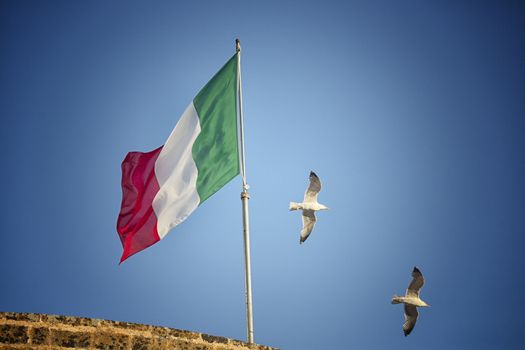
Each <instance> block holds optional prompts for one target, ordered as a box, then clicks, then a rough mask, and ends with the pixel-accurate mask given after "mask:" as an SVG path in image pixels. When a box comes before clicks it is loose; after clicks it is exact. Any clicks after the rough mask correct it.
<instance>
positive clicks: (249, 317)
mask: <svg viewBox="0 0 525 350" xmlns="http://www.w3.org/2000/svg"><path fill="white" fill-rule="evenodd" d="M235 50H236V51H237V95H238V113H239V128H240V130H239V136H240V144H239V158H240V159H239V162H240V164H239V165H240V171H241V177H242V192H241V201H242V225H243V232H244V277H245V278H244V281H245V284H246V329H247V334H248V343H253V309H252V273H251V267H250V266H251V262H250V221H249V219H248V200H249V199H250V194H249V193H248V188H249V186H248V184H247V182H246V163H245V157H244V118H243V113H242V79H241V42H240V40H239V39H235Z"/></svg>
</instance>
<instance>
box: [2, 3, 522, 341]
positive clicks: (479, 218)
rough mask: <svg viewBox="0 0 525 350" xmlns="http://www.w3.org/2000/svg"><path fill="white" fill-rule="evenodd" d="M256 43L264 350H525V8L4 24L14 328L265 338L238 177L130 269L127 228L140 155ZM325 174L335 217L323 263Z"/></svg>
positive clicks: (248, 88)
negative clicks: (408, 311)
mask: <svg viewBox="0 0 525 350" xmlns="http://www.w3.org/2000/svg"><path fill="white" fill-rule="evenodd" d="M236 37H239V38H240V39H241V42H242V46H243V58H242V59H243V61H242V65H243V66H242V69H243V86H244V104H245V106H244V107H245V109H244V112H245V119H246V120H245V124H246V125H245V126H246V156H247V176H248V182H249V184H250V185H251V197H252V199H251V200H250V214H251V217H250V220H251V229H252V273H253V302H254V325H255V340H256V342H258V343H262V344H266V345H270V346H275V347H281V348H283V349H286V350H299V349H301V350H307V349H323V348H325V349H386V348H388V349H523V348H524V347H525V333H524V332H523V329H524V328H525V278H524V276H525V255H524V254H523V250H524V248H525V238H524V235H525V219H524V218H525V181H524V179H525V153H524V150H525V4H524V3H523V2H521V1H416V0H414V1H364V0H363V1H344V2H343V1H341V2H333V1H326V0H324V1H311V2H301V5H299V4H298V3H290V2H286V1H275V2H271V1H258V2H255V1H237V2H231V1H185V2H182V1H181V2H175V1H1V2H0V123H1V124H0V146H1V149H2V161H1V172H0V181H1V183H2V185H3V187H2V196H1V201H0V203H1V204H0V205H1V207H0V215H1V229H0V266H1V269H0V279H1V285H0V310H2V311H19V312H38V313H50V314H64V315H76V316H84V317H95V318H104V319H113V320H121V321H129V322H138V323H147V324H154V325H162V326H168V327H174V328H180V329H188V330H194V331H199V332H205V333H210V334H214V335H222V336H226V337H230V338H236V339H246V335H245V305H244V303H245V299H244V270H243V248H242V244H243V243H242V222H241V202H240V199H239V194H240V191H241V181H240V178H239V177H237V178H235V179H234V180H233V181H232V182H231V183H229V184H228V185H227V186H226V187H224V188H223V189H222V190H221V191H219V192H218V193H217V194H216V195H214V196H213V197H211V198H210V199H208V200H207V201H206V202H205V203H204V204H203V205H202V206H201V207H200V208H198V209H197V211H195V212H194V213H193V214H192V215H191V216H190V217H189V219H188V220H187V221H186V222H184V223H183V224H182V225H180V226H178V227H177V228H176V229H174V230H173V231H172V232H171V233H170V234H169V235H168V236H167V237H166V238H165V239H164V240H163V241H161V242H160V243H158V244H156V245H154V246H152V247H151V248H149V249H147V250H145V251H143V252H141V253H139V254H137V255H135V256H133V257H131V258H130V259H128V260H127V261H126V262H124V263H123V264H122V265H120V266H119V265H118V261H119V257H120V255H121V252H122V247H121V243H120V240H119V238H118V235H117V233H116V229H115V226H116V220H117V215H118V212H119V208H120V201H121V194H122V193H121V188H120V180H121V172H120V163H121V161H122V160H123V158H124V157H125V155H126V153H127V152H129V151H150V150H153V149H155V148H157V147H158V146H160V145H162V144H163V143H164V141H165V140H166V139H167V137H168V136H169V134H170V132H171V130H172V128H173V127H174V126H175V123H176V122H177V120H178V118H179V116H180V115H181V114H182V112H183V111H184V109H185V107H186V106H187V105H188V104H189V102H190V101H191V100H192V98H193V97H194V96H195V95H196V93H197V92H198V91H199V90H200V88H201V87H202V86H204V84H205V83H206V82H207V81H208V80H209V79H210V78H211V77H212V76H213V74H214V73H215V72H216V71H217V70H218V69H219V68H220V67H221V66H222V65H223V64H224V63H225V62H226V60H227V59H228V58H229V57H231V56H232V55H233V54H234V40H235V38H236ZM310 170H314V171H315V172H316V173H317V174H318V175H319V177H320V178H321V180H322V182H323V190H322V192H321V193H320V195H319V201H320V202H321V203H323V204H326V205H327V206H328V207H330V210H329V211H325V212H321V213H319V215H318V223H317V225H316V227H315V229H314V231H313V233H312V235H311V236H310V238H309V239H308V240H307V241H306V243H305V244H303V245H301V246H300V245H299V232H300V229H301V217H300V214H299V213H298V212H289V211H288V202H289V201H291V200H293V201H299V200H301V199H302V196H303V193H304V190H305V189H306V186H307V184H308V173H309V171H310ZM414 266H418V267H419V268H420V269H421V271H422V272H423V274H424V275H425V277H426V284H425V286H424V288H423V290H422V293H421V296H422V298H423V299H424V300H425V301H427V302H428V303H429V304H430V305H432V306H431V307H430V308H427V309H423V310H421V312H420V314H421V315H420V319H419V320H418V323H417V325H416V327H415V329H414V331H413V333H412V334H411V335H410V336H409V337H407V338H405V337H404V336H403V332H402V329H401V326H402V323H403V315H402V306H401V305H391V304H390V298H391V296H392V295H393V294H395V293H398V294H401V293H404V290H405V288H406V287H407V285H408V282H409V280H410V273H411V271H412V268H413V267H414Z"/></svg>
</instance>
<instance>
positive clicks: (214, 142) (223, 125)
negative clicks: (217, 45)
mask: <svg viewBox="0 0 525 350" xmlns="http://www.w3.org/2000/svg"><path fill="white" fill-rule="evenodd" d="M236 95H237V54H235V55H234V56H233V57H232V58H231V59H230V60H229V61H228V62H227V63H226V64H225V65H224V66H223V67H222V68H221V69H220V70H219V71H218V72H217V74H215V76H214V77H213V78H212V79H211V80H210V81H209V82H208V84H206V86H204V87H203V88H202V90H201V91H200V92H199V93H198V94H197V96H196V97H195V98H194V99H193V105H194V106H195V109H196V110H197V114H198V115H199V121H200V126H201V133H200V134H199V136H198V137H197V139H196V140H195V143H194V144H193V148H192V156H193V159H194V161H195V164H196V165H197V169H198V174H199V175H198V178H197V192H198V193H199V197H200V203H202V202H204V201H205V200H206V199H208V198H209V197H210V196H211V195H212V194H214V193H215V192H217V191H218V190H219V189H220V188H221V187H223V186H224V185H225V184H227V183H228V182H229V181H230V180H231V179H233V178H234V177H235V176H237V175H238V174H239V155H238V151H237V113H236V101H237V100H236Z"/></svg>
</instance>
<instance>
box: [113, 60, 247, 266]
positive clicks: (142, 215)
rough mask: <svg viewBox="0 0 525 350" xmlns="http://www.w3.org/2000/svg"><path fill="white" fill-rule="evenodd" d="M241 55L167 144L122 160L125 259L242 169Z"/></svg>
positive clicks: (220, 73)
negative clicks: (239, 137)
mask: <svg viewBox="0 0 525 350" xmlns="http://www.w3.org/2000/svg"><path fill="white" fill-rule="evenodd" d="M236 96H237V54H235V55H234V56H233V57H232V58H231V59H230V60H229V61H228V62H227V63H226V64H225V65H224V66H223V67H222V68H221V69H220V70H219V71H218V72H217V74H215V76H214V77H213V78H212V79H211V80H210V81H209V82H208V83H207V84H206V85H205V86H204V88H203V89H202V90H201V91H200V92H199V93H198V94H197V96H196V97H195V98H194V99H193V101H191V103H190V104H189V106H188V107H187V108H186V110H185V111H184V113H183V114H182V116H181V117H180V119H179V121H178V122H177V125H175V129H173V131H172V132H171V135H170V136H169V137H168V140H167V141H166V143H165V144H164V146H161V147H159V148H157V149H156V150H153V151H151V152H147V153H143V152H130V153H128V154H127V155H126V158H125V159H124V161H123V162H122V205H121V209H120V213H119V216H118V221H117V231H118V234H119V236H120V240H121V242H122V246H123V248H124V252H123V254H122V257H121V259H120V262H123V261H124V260H126V259H127V258H128V257H130V256H131V255H133V254H135V253H137V252H139V251H141V250H143V249H145V248H147V247H149V246H151V245H152V244H154V243H156V242H158V241H159V240H161V239H162V238H164V237H165V236H166V235H167V234H168V232H169V231H170V230H171V229H172V228H174V227H175V226H177V225H178V224H180V223H181V222H183V221H184V220H186V218H187V217H188V216H189V215H190V214H191V213H192V212H193V211H194V210H195V209H196V208H197V207H198V206H199V205H201V204H202V203H203V202H204V201H205V200H206V199H208V198H209V197H210V196H211V195H212V194H214V193H215V192H216V191H218V190H219V189H220V188H221V187H223V186H224V185H225V184H226V183H228V182H229V181H230V180H231V179H233V178H234V177H235V176H236V175H237V174H239V156H238V144H237V113H236V106H237V99H236Z"/></svg>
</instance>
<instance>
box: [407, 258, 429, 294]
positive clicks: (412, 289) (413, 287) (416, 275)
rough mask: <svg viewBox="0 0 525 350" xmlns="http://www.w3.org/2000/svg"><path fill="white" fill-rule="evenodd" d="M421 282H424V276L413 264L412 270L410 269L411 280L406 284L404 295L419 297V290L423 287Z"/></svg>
mask: <svg viewBox="0 0 525 350" xmlns="http://www.w3.org/2000/svg"><path fill="white" fill-rule="evenodd" d="M423 284H425V278H423V274H422V273H421V271H419V269H418V268H417V267H415V266H414V270H413V271H412V281H410V284H409V285H408V288H407V291H406V296H407V297H410V296H412V297H417V298H419V291H420V290H421V287H423Z"/></svg>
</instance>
